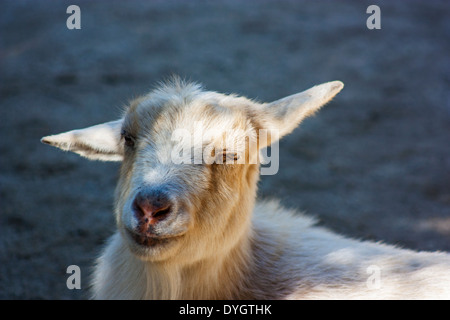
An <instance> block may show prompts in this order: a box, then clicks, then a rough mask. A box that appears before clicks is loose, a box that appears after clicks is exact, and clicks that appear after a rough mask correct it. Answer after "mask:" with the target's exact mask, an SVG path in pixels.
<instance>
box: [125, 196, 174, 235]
mask: <svg viewBox="0 0 450 320" xmlns="http://www.w3.org/2000/svg"><path fill="white" fill-rule="evenodd" d="M133 211H134V215H135V217H136V219H137V221H138V227H137V229H138V230H136V231H138V232H139V233H143V234H145V233H147V232H148V231H149V229H150V227H152V226H154V225H155V224H157V223H158V222H159V221H161V220H164V219H165V218H166V217H167V216H168V215H169V214H170V212H171V202H170V200H169V198H168V197H167V195H166V194H164V193H163V192H161V191H158V190H149V191H141V192H139V193H138V194H137V195H136V197H135V198H134V202H133Z"/></svg>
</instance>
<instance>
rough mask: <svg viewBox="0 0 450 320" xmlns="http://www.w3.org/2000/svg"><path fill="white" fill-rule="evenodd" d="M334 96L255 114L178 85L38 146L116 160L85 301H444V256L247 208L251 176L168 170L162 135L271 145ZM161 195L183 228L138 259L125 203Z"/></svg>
mask: <svg viewBox="0 0 450 320" xmlns="http://www.w3.org/2000/svg"><path fill="white" fill-rule="evenodd" d="M342 87H343V85H342V83H341V82H330V83H327V84H323V85H320V86H317V87H314V88H312V89H310V90H307V91H305V92H302V93H299V94H296V95H292V96H289V97H287V98H284V99H281V100H278V101H275V102H272V103H269V104H259V103H257V102H254V101H251V100H248V99H246V98H242V97H236V96H226V95H221V94H218V93H214V92H204V91H202V90H201V88H200V87H199V86H198V85H193V84H185V83H182V82H181V81H177V80H176V81H174V82H173V83H172V84H169V85H163V86H161V87H160V88H159V89H156V90H154V91H153V92H151V93H150V94H149V95H147V96H144V97H142V98H140V99H138V100H136V101H134V102H133V103H131V106H130V108H129V110H128V111H127V114H126V115H125V117H124V118H123V119H122V120H119V121H117V122H112V123H110V124H106V125H100V126H96V127H90V128H87V129H82V130H77V131H72V132H70V133H69V134H68V133H63V134H60V135H56V136H51V137H46V138H44V139H43V141H44V142H46V143H49V144H51V145H54V146H56V147H60V148H62V149H64V150H70V151H74V152H77V153H80V154H81V155H84V156H86V157H89V158H92V159H100V160H114V161H117V160H122V159H124V162H123V165H122V169H121V176H120V180H119V183H118V188H117V193H116V206H115V214H116V219H117V225H118V231H117V232H116V233H115V234H114V235H113V236H112V237H111V238H110V239H109V241H108V243H107V245H106V247H105V249H104V251H103V253H102V255H101V256H100V258H99V259H98V261H97V264H96V268H95V274H94V280H93V297H94V298H97V299H449V298H450V255H449V254H447V253H439V252H436V253H429V252H415V251H412V250H405V249H399V248H396V247H394V246H390V245H385V244H382V243H373V242H367V241H358V240H353V239H348V238H345V237H343V236H340V235H337V234H335V233H333V232H331V231H329V230H326V229H324V228H321V227H316V226H314V223H315V222H314V220H313V219H312V218H310V217H308V216H304V215H302V214H301V213H297V212H294V211H291V210H287V209H284V208H282V207H281V206H279V205H278V203H276V202H255V198H256V184H257V180H258V166H257V165H249V164H245V165H223V166H224V167H211V166H206V165H205V166H203V165H196V166H189V165H178V166H175V165H171V164H170V161H169V159H170V157H169V155H170V152H171V148H170V146H173V144H174V143H175V142H174V141H171V140H170V133H171V132H173V131H174V130H175V129H176V128H178V127H182V128H184V129H186V130H187V132H192V130H194V129H195V128H194V127H195V126H198V124H195V123H196V121H202V123H203V124H204V128H203V129H204V131H205V132H206V133H207V138H208V141H212V143H215V142H214V141H215V140H216V139H217V137H219V136H220V135H221V134H222V133H223V132H224V131H225V130H229V129H230V128H234V129H236V132H241V133H236V135H235V136H233V137H232V139H234V140H236V139H239V138H240V137H241V135H242V134H245V135H247V136H248V137H251V139H257V135H256V132H257V131H256V130H257V129H271V130H278V135H273V136H272V137H271V141H269V143H270V142H273V141H275V140H277V139H279V138H281V137H282V136H284V135H286V134H288V133H290V132H291V131H292V130H293V129H294V128H295V127H296V126H297V125H298V124H299V123H300V122H301V121H302V120H303V119H304V118H305V117H307V116H309V115H311V114H313V113H314V112H315V111H316V110H318V109H319V108H320V107H321V106H322V105H323V104H325V103H327V102H328V101H330V100H331V99H332V98H333V97H334V95H336V94H337V93H338V92H339V91H340V90H341V89H342ZM111 124H112V125H111ZM118 124H121V125H120V126H119V125H118ZM194 124H195V125H194ZM120 128H122V129H126V130H129V131H131V132H133V133H134V135H136V137H137V138H136V139H137V142H136V147H135V150H133V151H128V155H127V152H126V151H124V149H123V145H122V143H123V141H122V140H120V138H118V137H119V136H120V132H119V130H120ZM238 129H239V130H240V131H239V130H238ZM74 132H75V133H76V134H74ZM105 132H106V135H105V134H104V133H105ZM105 139H106V140H107V141H106V142H105ZM80 141H81V142H80ZM216 147H218V148H219V149H218V150H221V149H220V145H218V144H216ZM260 147H265V145H263V143H261V144H260ZM240 148H242V144H241V145H240ZM224 152H225V151H224ZM244 152H245V150H244ZM246 152H248V150H247V151H246ZM252 156H254V155H248V157H249V158H250V157H252ZM214 168H215V169H214ZM164 184H170V186H171V188H170V192H171V193H170V196H171V197H172V198H173V201H174V202H173V203H174V207H176V208H177V214H178V215H180V216H181V217H182V218H180V219H175V218H174V222H171V224H169V223H167V225H164V224H163V227H161V230H162V231H167V230H169V231H171V232H175V231H176V232H178V234H182V235H181V238H180V240H178V241H175V242H173V243H174V244H173V245H172V246H169V247H167V248H166V247H163V248H162V249H161V250H159V251H158V248H157V249H155V250H141V249H142V248H137V247H136V245H135V244H133V242H130V241H129V239H128V238H127V237H126V232H125V230H126V229H127V228H131V229H132V228H134V227H135V225H136V221H135V220H133V219H134V218H133V214H132V211H130V210H131V209H130V208H131V205H130V203H132V200H133V198H134V196H135V194H136V192H137V190H140V189H139V188H140V187H141V186H143V185H164ZM164 228H166V229H164Z"/></svg>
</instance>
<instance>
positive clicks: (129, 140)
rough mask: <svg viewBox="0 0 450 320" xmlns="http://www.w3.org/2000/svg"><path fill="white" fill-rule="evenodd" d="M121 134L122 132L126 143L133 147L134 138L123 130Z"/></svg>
mask: <svg viewBox="0 0 450 320" xmlns="http://www.w3.org/2000/svg"><path fill="white" fill-rule="evenodd" d="M121 134H122V137H123V140H124V141H125V145H126V146H128V147H133V146H134V138H133V137H132V136H130V135H129V134H128V133H127V132H125V131H122V133H121Z"/></svg>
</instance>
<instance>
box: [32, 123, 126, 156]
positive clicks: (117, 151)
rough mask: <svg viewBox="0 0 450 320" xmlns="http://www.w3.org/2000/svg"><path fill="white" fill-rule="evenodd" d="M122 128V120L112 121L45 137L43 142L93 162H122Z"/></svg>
mask: <svg viewBox="0 0 450 320" xmlns="http://www.w3.org/2000/svg"><path fill="white" fill-rule="evenodd" d="M121 128H122V120H117V121H111V122H106V123H103V124H99V125H96V126H92V127H88V128H84V129H79V130H72V131H68V132H64V133H60V134H56V135H53V136H48V137H44V138H42V139H41V142H42V143H45V144H49V145H51V146H53V147H57V148H60V149H62V150H65V151H72V152H75V153H78V154H79V155H81V156H83V157H86V158H88V159H91V160H102V161H122V159H123V152H124V151H123V145H122V144H121V143H120V140H121Z"/></svg>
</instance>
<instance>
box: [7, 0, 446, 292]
mask: <svg viewBox="0 0 450 320" xmlns="http://www.w3.org/2000/svg"><path fill="white" fill-rule="evenodd" d="M374 2H376V4H378V5H379V6H380V8H381V30H369V29H367V27H366V19H367V18H368V17H369V15H368V14H367V13H366V9H367V7H368V6H369V5H370V4H372V3H371V2H364V1H313V0H311V1H237V0H232V1H189V2H187V1H31V0H29V1H16V0H15V1H13V0H9V1H2V2H1V3H0V30H1V33H0V134H1V137H2V139H0V201H1V206H0V298H1V299H85V298H88V296H89V294H88V279H89V272H90V268H91V267H92V265H93V262H94V260H95V257H96V256H97V254H98V252H99V250H100V249H101V247H102V244H103V243H104V241H105V240H106V239H107V237H108V236H109V235H110V234H111V233H112V231H113V230H114V220H113V216H112V213H111V211H112V210H111V209H112V201H113V191H114V187H115V182H116V179H117V171H118V168H119V165H118V164H115V163H100V162H89V161H87V160H85V159H82V158H80V157H78V156H76V155H73V154H69V153H63V152H60V151H58V150H56V149H54V148H50V147H48V146H46V145H43V144H40V143H39V139H40V138H41V137H42V136H45V135H49V134H53V133H58V132H62V131H66V130H70V129H75V128H82V127H85V126H89V125H93V124H96V123H100V122H104V121H109V120H113V119H116V118H118V117H119V115H120V112H121V111H120V110H121V107H122V106H123V105H124V104H126V102H127V101H128V100H129V99H131V98H133V97H136V96H137V95H139V94H143V93H145V92H146V91H148V90H149V89H150V88H152V86H153V85H154V84H155V83H156V82H157V81H159V80H162V79H163V78H164V77H167V76H169V75H170V74H172V73H175V74H179V75H181V76H184V77H187V78H190V79H192V80H195V81H199V82H201V83H203V84H204V85H205V87H206V88H207V89H209V90H215V91H220V92H225V93H232V92H233V93H238V94H242V95H245V96H247V97H250V98H256V99H258V100H260V101H271V100H275V99H277V98H281V97H283V96H285V95H288V94H292V93H296V92H299V91H302V90H305V89H307V88H309V87H311V86H313V85H315V84H319V83H322V82H326V81H330V80H341V81H343V82H344V83H345V88H344V90H343V91H342V92H341V93H340V94H339V95H338V96H337V97H336V99H335V100H334V101H333V102H332V103H330V104H329V105H327V106H326V107H325V108H323V109H322V111H321V112H320V113H318V114H317V115H316V116H315V117H314V118H310V119H308V120H307V121H305V122H304V124H303V125H302V126H301V128H299V129H297V130H296V131H295V132H294V133H293V134H291V135H290V136H288V137H287V138H285V139H284V140H283V141H282V142H281V143H280V170H279V172H278V174H276V175H274V176H264V177H262V179H261V182H260V192H259V193H260V196H261V197H271V198H279V199H281V202H282V203H283V204H284V205H286V206H288V207H294V208H298V209H299V210H303V211H306V212H307V213H310V214H312V215H314V216H316V217H317V218H318V219H319V221H320V225H322V226H326V227H328V228H329V229H332V230H334V231H336V232H338V233H341V234H345V235H347V236H351V237H354V238H360V239H368V240H375V241H383V242H386V243H390V244H395V245H398V246H401V247H405V248H412V249H417V250H445V251H450V148H449V139H450V91H449V85H450V59H449V53H450V19H449V17H450V4H449V2H448V1H425V0H424V1H400V0H397V1H374ZM71 4H77V5H79V6H80V8H81V30H68V29H67V27H66V19H67V18H68V17H69V15H68V14H67V13H66V8H67V7H68V6H69V5H71ZM73 264H75V265H78V266H80V268H81V272H82V283H81V285H82V289H81V290H68V289H67V287H66V279H67V277H68V275H67V274H66V268H67V266H69V265H73Z"/></svg>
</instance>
